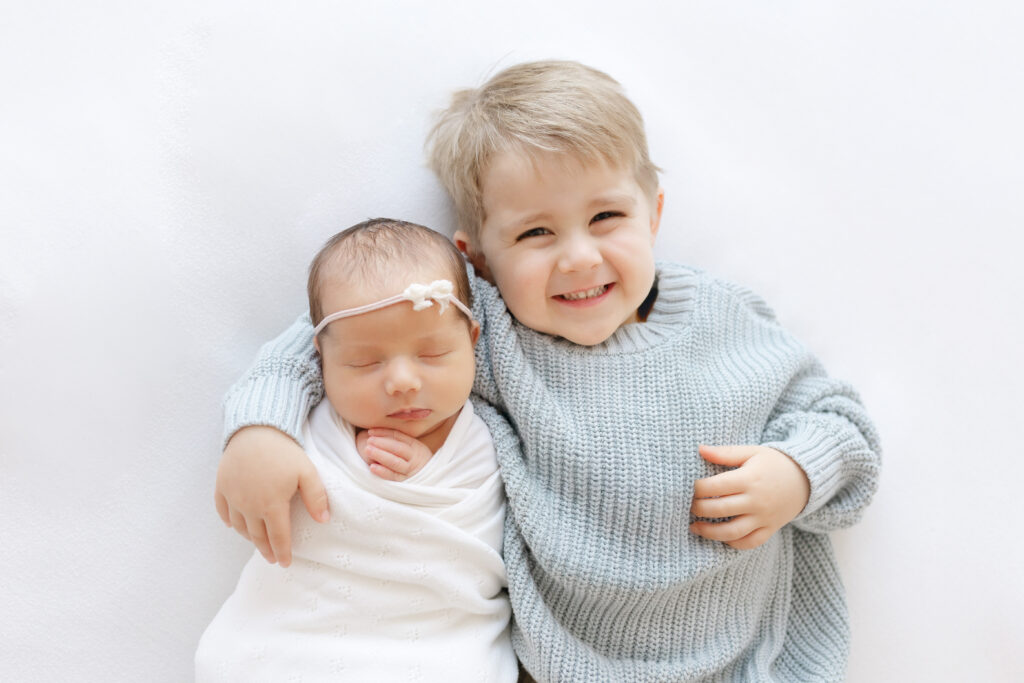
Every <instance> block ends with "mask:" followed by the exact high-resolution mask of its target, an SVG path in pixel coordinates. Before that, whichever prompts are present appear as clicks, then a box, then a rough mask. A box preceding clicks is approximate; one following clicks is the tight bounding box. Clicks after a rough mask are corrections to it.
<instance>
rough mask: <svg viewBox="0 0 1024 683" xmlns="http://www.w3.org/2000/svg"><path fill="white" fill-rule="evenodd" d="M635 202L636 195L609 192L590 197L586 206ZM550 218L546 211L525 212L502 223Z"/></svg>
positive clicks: (519, 223)
mask: <svg viewBox="0 0 1024 683" xmlns="http://www.w3.org/2000/svg"><path fill="white" fill-rule="evenodd" d="M636 203H637V200H636V197H635V196H633V194H632V193H630V192H609V193H608V194H603V195H598V196H597V197H594V199H592V200H591V201H590V202H589V204H588V206H590V207H597V206H603V205H606V204H629V205H630V206H635V205H636ZM548 218H550V216H549V215H548V213H547V212H546V211H537V212H534V213H528V214H525V215H524V216H523V217H522V218H513V219H511V220H509V221H507V222H506V223H505V224H504V227H505V228H518V227H521V226H523V225H526V224H529V223H541V222H543V221H545V220H547V219H548Z"/></svg>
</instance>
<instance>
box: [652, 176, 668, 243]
mask: <svg viewBox="0 0 1024 683" xmlns="http://www.w3.org/2000/svg"><path fill="white" fill-rule="evenodd" d="M656 202H657V203H656V205H655V206H654V215H652V216H651V242H652V243H653V242H654V238H655V237H657V236H658V228H659V227H661V212H662V210H663V209H664V208H665V189H664V188H662V187H659V188H658V197H657V200H656Z"/></svg>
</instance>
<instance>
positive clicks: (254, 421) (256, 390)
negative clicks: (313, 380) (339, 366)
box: [221, 375, 322, 449]
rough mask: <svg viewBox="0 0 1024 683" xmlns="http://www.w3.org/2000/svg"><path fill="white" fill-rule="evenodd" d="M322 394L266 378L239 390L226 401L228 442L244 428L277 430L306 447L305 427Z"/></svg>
mask: <svg viewBox="0 0 1024 683" xmlns="http://www.w3.org/2000/svg"><path fill="white" fill-rule="evenodd" d="M321 393H322V390H319V389H318V390H317V391H314V392H310V391H303V387H302V385H301V383H298V382H296V381H295V379H294V378H292V377H280V376H274V375H264V376H261V377H254V378H251V379H249V380H247V381H246V382H245V383H244V384H242V385H241V386H235V387H233V388H232V390H231V391H230V392H229V393H228V395H227V396H225V397H224V435H223V436H224V441H223V443H222V445H221V448H222V449H223V448H224V447H226V446H227V443H228V440H230V439H231V437H232V436H234V435H235V432H237V431H238V430H239V429H242V428H243V427H252V426H257V425H262V426H267V427H273V428H274V429H277V430H280V431H282V432H284V433H285V434H287V435H288V436H290V437H291V438H292V439H294V440H295V442H296V443H298V444H299V445H300V446H303V445H304V444H303V443H302V424H303V422H305V420H306V416H307V415H308V414H309V411H310V410H312V408H313V407H314V406H315V405H316V404H317V403H319V401H320V397H321Z"/></svg>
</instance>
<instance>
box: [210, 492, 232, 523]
mask: <svg viewBox="0 0 1024 683" xmlns="http://www.w3.org/2000/svg"><path fill="white" fill-rule="evenodd" d="M213 503H214V505H216V506H217V514H218V515H220V518H221V521H223V522H224V523H225V524H227V525H228V526H229V527H230V526H231V514H230V513H229V512H228V499H227V498H225V497H224V496H222V495H221V494H220V493H219V492H214V494H213Z"/></svg>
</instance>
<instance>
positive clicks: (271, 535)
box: [214, 427, 330, 567]
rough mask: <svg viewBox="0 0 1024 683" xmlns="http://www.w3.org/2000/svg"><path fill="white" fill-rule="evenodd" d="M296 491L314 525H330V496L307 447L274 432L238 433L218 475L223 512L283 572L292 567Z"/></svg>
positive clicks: (254, 429)
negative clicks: (306, 450)
mask: <svg viewBox="0 0 1024 683" xmlns="http://www.w3.org/2000/svg"><path fill="white" fill-rule="evenodd" d="M296 489H298V491H299V493H300V494H301V495H302V502H303V503H305V504H306V509H307V510H309V514H310V516H311V517H312V518H313V519H315V520H316V521H318V522H326V521H327V520H328V519H330V512H329V511H328V509H327V491H326V490H325V489H324V485H323V482H321V481H320V475H319V474H317V471H316V468H315V467H314V466H313V463H311V462H310V461H309V458H308V457H306V452H305V451H303V450H302V447H301V446H299V445H298V444H297V443H295V442H294V441H293V440H292V439H291V437H289V436H288V435H287V434H285V433H284V432H280V431H278V430H276V429H274V428H273V427H245V428H243V429H240V430H238V431H237V432H235V435H234V436H232V437H231V440H230V441H228V445H227V447H226V448H225V449H224V454H223V455H222V456H221V459H220V467H219V468H218V469H217V490H216V492H215V494H214V498H215V500H216V503H217V512H218V513H219V514H220V518H221V519H222V520H224V523H225V524H227V525H228V526H229V527H233V528H234V529H235V531H237V532H238V533H240V534H241V535H242V536H244V537H245V538H247V539H249V540H250V541H252V542H253V544H255V546H256V548H257V549H258V550H259V551H260V553H262V554H263V557H265V558H266V559H267V562H270V563H274V562H277V563H278V564H280V565H281V566H282V567H287V566H288V565H289V564H291V562H292V542H291V499H292V496H294V495H295V490H296Z"/></svg>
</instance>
